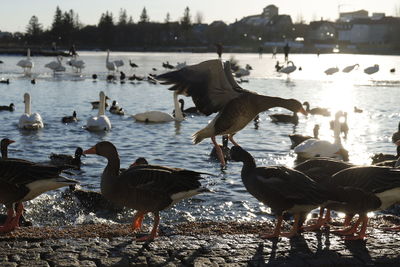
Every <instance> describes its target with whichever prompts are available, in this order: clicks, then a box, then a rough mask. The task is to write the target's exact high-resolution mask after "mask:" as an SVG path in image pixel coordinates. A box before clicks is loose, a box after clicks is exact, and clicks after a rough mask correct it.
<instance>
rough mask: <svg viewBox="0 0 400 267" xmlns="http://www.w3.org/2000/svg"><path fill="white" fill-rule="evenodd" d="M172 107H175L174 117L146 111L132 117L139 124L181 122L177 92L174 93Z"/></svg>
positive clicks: (159, 112) (182, 118) (181, 116)
mask: <svg viewBox="0 0 400 267" xmlns="http://www.w3.org/2000/svg"><path fill="white" fill-rule="evenodd" d="M173 98H174V107H175V117H174V116H172V115H171V114H168V113H165V112H161V111H147V112H143V113H138V114H135V115H132V117H133V118H135V120H136V121H139V122H169V121H183V120H184V119H185V118H184V116H183V113H182V110H181V108H180V106H179V102H178V92H177V91H174V94H173Z"/></svg>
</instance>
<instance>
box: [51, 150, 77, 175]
mask: <svg viewBox="0 0 400 267" xmlns="http://www.w3.org/2000/svg"><path fill="white" fill-rule="evenodd" d="M81 156H85V155H84V154H83V149H82V148H81V147H77V148H76V150H75V155H74V156H71V155H65V154H55V153H51V154H50V156H49V158H50V161H51V164H53V165H56V166H61V165H62V166H65V167H67V168H68V167H69V168H74V169H77V170H79V169H80V168H81V163H82V162H81Z"/></svg>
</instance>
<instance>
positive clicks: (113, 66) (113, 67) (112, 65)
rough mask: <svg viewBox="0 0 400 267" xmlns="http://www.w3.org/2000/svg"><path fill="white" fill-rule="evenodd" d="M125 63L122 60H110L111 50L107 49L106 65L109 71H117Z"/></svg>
mask: <svg viewBox="0 0 400 267" xmlns="http://www.w3.org/2000/svg"><path fill="white" fill-rule="evenodd" d="M123 65H124V61H122V60H114V61H110V50H107V58H106V67H107V69H108V71H117V70H118V68H119V67H121V66H123Z"/></svg>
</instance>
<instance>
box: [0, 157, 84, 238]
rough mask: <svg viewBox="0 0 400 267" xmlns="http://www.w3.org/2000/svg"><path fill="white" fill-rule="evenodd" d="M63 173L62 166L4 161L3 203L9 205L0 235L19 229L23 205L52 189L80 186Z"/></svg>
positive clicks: (0, 165) (0, 167) (0, 174)
mask: <svg viewBox="0 0 400 267" xmlns="http://www.w3.org/2000/svg"><path fill="white" fill-rule="evenodd" d="M62 171H63V168H62V167H55V166H50V165H43V164H38V163H34V162H31V161H27V160H22V159H9V158H6V159H4V158H3V159H1V160H0V203H2V204H4V205H5V206H6V208H7V216H8V217H7V219H6V223H5V224H4V225H2V226H0V232H10V231H12V230H14V229H15V228H16V227H18V226H19V221H20V218H21V216H22V213H23V209H24V207H23V204H22V202H24V201H28V200H31V199H34V198H35V197H37V196H39V195H40V194H42V193H44V192H47V191H50V190H54V189H57V188H60V187H63V186H67V185H75V184H77V181H75V180H71V179H68V178H66V177H64V176H62V175H61V174H62ZM15 206H16V207H15ZM15 209H16V211H17V212H16V214H14V210H15Z"/></svg>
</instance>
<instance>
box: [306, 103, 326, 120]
mask: <svg viewBox="0 0 400 267" xmlns="http://www.w3.org/2000/svg"><path fill="white" fill-rule="evenodd" d="M303 105H304V106H306V111H307V112H308V113H310V114H311V115H321V116H325V117H329V116H330V115H331V113H330V112H329V110H328V109H327V108H320V107H316V108H312V109H310V103H308V101H305V102H304V103H303Z"/></svg>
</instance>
